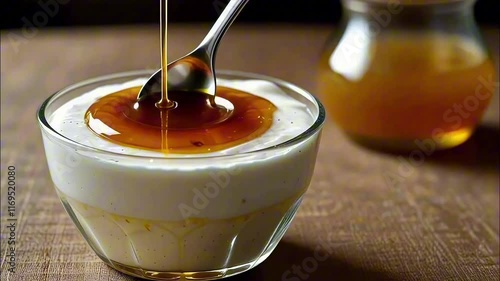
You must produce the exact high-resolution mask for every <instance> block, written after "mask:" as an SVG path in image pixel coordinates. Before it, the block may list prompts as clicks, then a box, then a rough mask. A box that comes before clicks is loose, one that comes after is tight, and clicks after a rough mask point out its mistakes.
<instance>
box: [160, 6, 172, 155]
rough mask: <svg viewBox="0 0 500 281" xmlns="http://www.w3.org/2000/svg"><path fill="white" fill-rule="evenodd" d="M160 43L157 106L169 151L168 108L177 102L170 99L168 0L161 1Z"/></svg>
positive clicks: (166, 147) (164, 143)
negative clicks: (160, 70) (159, 81)
mask: <svg viewBox="0 0 500 281" xmlns="http://www.w3.org/2000/svg"><path fill="white" fill-rule="evenodd" d="M160 2H161V3H160V30H161V35H160V45H161V69H162V72H161V78H162V79H161V99H160V101H159V102H158V103H156V107H157V108H158V109H160V110H161V112H160V117H161V127H162V132H161V138H162V140H161V144H162V151H164V152H167V153H168V130H167V127H168V112H167V111H168V110H169V109H171V108H173V107H175V103H174V102H173V101H170V100H169V99H168V71H167V64H168V53H167V49H168V34H167V33H168V0H163V1H160Z"/></svg>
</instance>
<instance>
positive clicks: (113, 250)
mask: <svg viewBox="0 0 500 281" xmlns="http://www.w3.org/2000/svg"><path fill="white" fill-rule="evenodd" d="M152 73H153V72H152V71H136V72H128V73H119V74H113V75H109V76H103V77H98V78H95V79H91V80H87V81H84V82H81V83H78V84H75V85H72V86H70V87H68V88H65V89H63V90H61V91H59V92H57V93H56V94H54V95H53V96H51V97H50V98H48V99H47V100H46V101H45V102H44V103H43V105H42V106H41V107H40V109H39V112H38V121H39V124H40V128H41V131H42V138H43V143H44V147H45V152H46V157H47V162H48V166H49V170H50V174H51V177H52V180H53V182H54V185H55V189H56V191H57V194H58V196H59V198H60V199H61V201H62V204H63V205H64V208H65V209H66V211H67V212H68V214H69V216H70V217H71V219H72V220H73V222H74V223H75V225H76V227H77V228H78V230H79V231H80V233H81V234H82V236H83V237H84V238H85V240H86V241H87V242H88V244H89V246H90V247H91V248H92V249H93V250H94V251H95V253H96V254H97V256H99V258H101V259H102V260H103V261H104V262H105V263H107V264H108V265H109V266H111V267H112V268H114V269H116V270H118V271H121V272H124V273H126V274H129V275H132V276H137V277H141V278H146V279H151V280H178V279H180V278H186V279H190V280H214V279H219V278H224V277H228V276H231V275H234V274H238V273H241V272H243V271H246V270H249V269H251V268H253V267H255V266H257V265H258V264H260V263H261V262H263V261H264V260H265V259H266V258H267V257H268V256H269V255H270V254H271V252H272V251H273V250H274V248H275V247H276V245H277V244H278V242H279V241H280V239H281V238H282V237H283V235H284V233H285V231H286V230H287V228H288V227H289V225H290V222H291V221H292V219H293V217H294V215H295V213H296V212H297V209H298V207H299V205H300V202H301V199H302V196H303V194H304V192H305V191H306V189H307V188H308V186H309V184H310V181H311V177H312V175H313V170H314V166H315V162H316V155H317V151H318V145H319V140H320V132H321V128H322V125H323V123H324V121H325V111H324V109H323V106H322V105H321V103H320V102H319V101H318V100H317V99H316V98H315V97H314V96H312V95H311V94H309V93H308V92H306V91H304V90H302V89H300V88H298V87H296V86H294V85H291V84H290V83H287V82H284V81H281V80H278V79H274V78H271V77H266V76H262V75H257V74H249V73H241V72H234V71H221V72H219V75H218V77H219V78H223V79H228V80H235V79H236V80H248V79H259V80H265V81H269V82H271V83H273V84H274V85H276V86H277V87H279V88H280V89H281V90H283V91H285V92H286V93H287V94H288V95H291V96H293V97H294V98H295V99H297V100H299V101H301V102H302V103H303V104H304V105H305V106H307V108H308V109H309V111H310V112H311V113H312V114H313V116H314V117H315V122H314V124H313V125H312V126H311V127H310V128H308V129H307V130H306V131H305V132H303V133H301V134H300V135H298V136H296V137H294V138H293V139H290V140H288V141H286V142H283V143H280V144H278V145H276V146H273V147H268V148H265V149H260V150H256V151H251V152H245V153H240V154H233V155H222V156H204V155H201V154H200V156H199V157H198V156H196V157H189V158H179V157H169V156H167V155H165V156H164V157H144V156H136V155H124V154H120V153H114V152H109V151H105V150H101V149H99V148H95V147H92V146H89V145H84V144H81V143H78V142H75V141H73V140H71V139H69V138H67V137H65V136H64V135H62V134H60V133H59V132H57V131H56V130H55V129H54V128H53V127H52V126H51V124H50V123H51V122H50V120H51V119H50V118H51V116H52V114H54V111H55V110H57V109H58V108H59V107H60V106H62V105H63V104H65V103H66V102H67V101H69V100H71V99H73V98H75V97H77V96H80V95H82V94H84V93H87V92H89V91H91V90H93V89H95V88H97V87H101V86H104V85H109V84H117V83H124V82H126V81H130V80H134V79H137V78H148V77H149V76H150V75H151V74H152Z"/></svg>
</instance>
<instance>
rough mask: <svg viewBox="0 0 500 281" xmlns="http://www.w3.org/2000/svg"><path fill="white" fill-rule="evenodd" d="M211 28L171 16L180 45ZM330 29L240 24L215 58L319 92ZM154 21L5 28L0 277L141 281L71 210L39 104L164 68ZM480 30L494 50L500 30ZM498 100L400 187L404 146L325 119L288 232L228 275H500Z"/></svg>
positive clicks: (335, 279)
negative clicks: (28, 31) (352, 135)
mask: <svg viewBox="0 0 500 281" xmlns="http://www.w3.org/2000/svg"><path fill="white" fill-rule="evenodd" d="M207 29H208V26H201V27H200V26H180V25H178V26H173V27H171V37H170V44H171V47H170V49H169V51H170V52H171V57H178V56H180V55H182V54H184V53H185V52H186V51H188V50H191V49H192V48H194V47H195V46H196V43H197V42H198V41H199V40H200V39H201V38H202V37H203V34H204V32H206V31H207ZM331 29H332V28H331V27H328V26H284V25H279V26H235V27H234V28H232V29H231V30H230V32H229V34H228V35H227V37H226V39H225V40H224V42H223V44H222V46H221V49H220V54H219V56H218V63H217V66H218V67H219V68H225V69H237V70H244V71H250V72H258V73H263V74H268V75H272V76H276V77H279V78H282V79H285V80H288V81H291V82H293V83H295V84H297V85H300V86H302V87H304V88H306V89H308V90H311V91H312V92H313V93H314V92H315V82H314V81H315V79H314V77H315V63H316V61H317V58H318V55H319V53H320V50H321V47H322V45H323V43H324V41H325V39H326V38H327V36H328V35H329V33H330V32H331ZM156 32H157V31H156V27H151V26H144V27H134V28H130V27H128V28H123V27H122V28H94V29H74V30H69V29H68V30H50V31H48V30H43V31H42V30H40V31H39V32H38V34H36V36H34V37H33V38H31V39H21V37H20V36H21V35H22V32H21V31H20V30H15V31H10V32H3V33H2V37H1V39H2V43H1V50H2V64H1V66H2V70H1V75H2V76H1V78H2V81H1V82H2V84H1V94H2V95H1V102H2V123H1V124H2V143H1V145H2V156H1V161H2V162H1V163H2V166H1V167H2V170H1V174H2V185H1V187H2V190H1V195H2V203H3V204H2V228H1V233H2V238H3V239H2V244H1V245H2V267H1V268H2V275H1V277H2V280H28V281H38V280H61V281H74V280H88V281H100V280H134V279H133V278H131V277H128V276H125V275H123V274H120V273H118V272H116V271H114V270H112V269H110V268H108V267H107V266H106V265H105V264H104V263H102V262H101V261H100V260H99V259H98V258H97V256H95V255H94V253H93V252H92V251H91V250H90V249H89V248H88V247H87V245H86V243H85V242H84V240H83V239H82V238H81V237H80V235H79V233H78V232H77V229H76V228H75V227H74V226H73V224H72V222H71V221H70V218H69V217H68V215H67V214H66V213H65V212H64V210H63V208H62V206H61V204H60V202H59V200H58V198H57V196H56V194H55V192H54V189H53V187H52V183H51V181H50V179H49V174H48V170H47V165H46V161H45V157H44V151H43V148H42V143H41V137H40V133H39V129H38V127H37V123H36V119H35V111H36V109H37V107H38V106H39V105H40V104H41V102H42V100H44V99H45V98H47V97H48V96H49V95H50V94H51V93H53V92H54V91H56V90H58V89H60V88H61V87H63V86H66V85H68V84H71V83H74V82H77V81H81V80H83V79H86V78H89V77H93V76H98V75H102V74H108V73H113V72H120V71H127V70H133V69H145V68H148V69H151V68H156V67H158V66H159V55H158V52H157V46H158V39H157V33H156ZM485 34H486V38H487V42H488V44H489V46H490V48H491V50H498V39H499V38H498V30H497V29H485ZM16 35H17V37H16ZM13 40H14V41H13ZM495 56H496V61H497V62H498V53H496V54H495ZM496 79H497V81H498V78H496ZM498 103H499V102H498V94H497V95H496V97H495V99H494V102H493V104H492V105H491V107H490V108H489V111H488V112H487V114H486V117H485V119H484V122H483V124H482V125H481V127H480V128H479V130H478V131H477V133H476V135H475V136H474V137H473V138H472V139H471V140H470V141H469V142H468V143H466V144H465V145H463V146H461V147H459V148H457V149H454V150H451V151H448V152H444V153H436V154H433V155H431V156H430V157H428V158H426V161H425V162H424V164H423V165H422V166H420V167H418V168H415V169H414V171H413V173H412V174H411V175H410V176H409V177H407V178H405V181H404V182H403V183H402V184H401V185H400V186H398V187H397V188H395V187H394V186H392V185H390V184H387V183H386V181H385V179H384V175H386V174H387V173H391V172H392V173H397V171H398V168H399V167H400V166H399V165H400V162H399V160H398V158H397V155H388V154H383V153H378V152H374V151H370V150H367V149H364V148H361V147H359V146H357V145H354V144H353V143H351V142H349V141H348V140H346V139H345V137H344V136H343V135H342V134H341V133H340V131H339V130H338V129H337V128H336V127H335V126H334V125H333V124H332V123H331V122H329V123H328V124H327V125H326V127H325V129H324V135H323V141H322V145H321V151H320V153H319V159H318V162H317V168H316V171H315V176H314V180H313V182H312V184H311V187H310V189H309V191H308V192H307V196H306V198H305V200H304V203H303V205H302V207H301V209H300V211H299V212H298V214H297V217H296V219H295V221H294V223H293V224H292V226H291V228H290V230H289V231H288V232H287V234H286V236H285V238H284V240H283V241H282V242H281V243H280V245H279V246H278V248H277V249H276V251H275V252H274V253H273V255H272V256H271V257H270V258H269V259H268V260H267V261H266V262H264V263H263V264H262V265H261V266H259V267H258V268H256V269H254V270H252V271H250V272H248V273H245V274H243V275H240V276H238V277H234V278H231V279H229V280H235V281H236V280H264V281H267V280H269V281H276V280H283V281H287V280H292V281H298V280H311V281H341V280H405V281H406V280H418V281H421V280H438V281H444V280H476V281H486V280H498V278H499V236H498V235H499V221H498V220H499V217H498V216H499V161H498V153H499V147H498V140H499V115H498V114H499V109H498V106H499V104H498ZM402 156H403V157H407V155H406V156H405V155H402ZM9 165H13V166H15V167H16V172H17V175H16V184H17V197H16V216H17V220H18V221H17V229H16V239H17V246H18V247H17V249H16V259H17V264H16V273H15V274H9V273H8V271H7V269H8V267H9V266H8V264H7V263H6V261H5V254H6V253H7V252H6V247H7V246H8V245H7V243H8V240H7V238H8V235H9V230H8V229H7V221H6V219H7V217H8V213H7V205H6V197H7V196H6V195H7V172H8V166H9ZM317 248H321V249H322V250H323V251H327V252H330V255H329V256H328V259H327V260H326V261H322V262H318V264H319V265H318V268H317V269H315V270H310V272H306V271H304V270H302V271H303V273H302V274H300V275H294V274H291V275H290V276H296V277H297V278H298V279H291V278H289V279H286V278H283V274H284V273H285V272H287V271H288V270H293V268H294V265H296V266H300V267H301V268H302V269H303V268H304V267H303V266H304V263H308V262H309V263H310V262H311V261H310V260H311V257H314V251H315V250H316V249H317ZM312 264H314V263H312Z"/></svg>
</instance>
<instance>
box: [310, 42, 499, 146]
mask: <svg viewBox="0 0 500 281" xmlns="http://www.w3.org/2000/svg"><path fill="white" fill-rule="evenodd" d="M340 51H341V50H340ZM337 52H339V51H337ZM361 53H363V54H362V55H363V57H355V58H354V59H352V60H351V59H345V58H344V59H338V60H335V59H334V58H333V57H334V56H337V57H338V56H342V55H343V54H341V53H337V54H335V52H333V54H332V52H327V53H325V56H324V57H322V60H321V62H320V74H319V90H320V94H321V98H322V100H323V102H324V104H325V106H326V108H327V110H328V113H329V116H331V117H332V118H333V120H334V122H335V123H336V124H337V125H338V126H339V127H340V128H341V129H343V130H344V131H345V132H346V133H347V134H348V135H349V136H350V137H351V138H353V139H355V140H356V141H359V142H362V143H364V144H368V145H374V146H379V147H380V146H382V147H384V148H389V149H392V148H394V149H408V148H413V147H414V144H415V141H416V140H423V139H431V140H433V141H434V142H435V144H436V147H437V148H447V147H453V146H456V145H458V144H460V143H462V142H464V141H466V140H467V139H468V138H469V137H470V135H471V134H472V132H473V130H474V128H475V127H476V125H477V123H478V122H479V121H480V119H481V116H482V115H483V113H484V111H485V109H486V108H487V106H488V104H489V102H490V99H491V97H492V95H493V91H491V87H490V88H489V89H488V86H485V85H483V84H484V81H491V78H492V76H493V77H494V72H495V69H494V65H493V63H492V61H491V60H490V59H489V57H488V55H487V54H485V52H484V51H483V49H482V48H481V46H479V45H477V44H476V43H474V42H472V41H468V40H465V39H463V38H460V37H458V36H443V35H439V34H436V35H425V36H424V35H422V36H417V35H414V36H408V35H401V36H386V37H382V38H377V40H374V41H373V42H371V44H369V46H367V49H366V50H354V51H353V52H351V53H350V55H354V56H356V54H361ZM345 62H350V63H351V65H348V66H346V65H341V64H342V63H345Z"/></svg>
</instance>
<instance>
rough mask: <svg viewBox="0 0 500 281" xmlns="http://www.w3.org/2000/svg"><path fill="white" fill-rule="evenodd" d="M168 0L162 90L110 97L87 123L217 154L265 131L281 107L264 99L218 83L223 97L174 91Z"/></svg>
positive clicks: (108, 133)
mask: <svg viewBox="0 0 500 281" xmlns="http://www.w3.org/2000/svg"><path fill="white" fill-rule="evenodd" d="M167 2H168V1H167V0H163V1H162V5H161V21H160V22H161V40H160V41H161V64H162V69H163V71H162V72H161V73H162V74H161V91H160V92H158V93H155V94H154V95H149V96H146V97H144V98H143V99H140V100H138V99H137V96H138V94H139V92H140V90H141V88H140V87H134V88H129V89H125V90H122V91H119V92H116V93H112V94H110V95H107V96H104V97H102V98H100V99H99V100H98V101H97V102H95V103H94V104H92V105H91V106H90V108H89V109H88V111H87V112H86V115H85V121H86V123H87V126H88V127H89V128H90V129H91V130H92V131H93V132H94V133H96V134H97V135H99V136H100V137H102V138H105V139H107V140H109V141H112V142H115V143H117V144H121V145H125V146H129V147H136V148H141V149H146V150H153V151H161V152H163V153H167V154H169V153H179V154H190V153H194V154H196V153H207V152H214V151H218V150H222V149H227V148H230V147H234V146H236V145H239V144H242V143H245V142H248V141H250V140H252V139H255V138H257V137H259V136H260V135H262V134H263V133H265V132H266V131H267V130H268V129H269V128H270V127H271V125H272V122H273V113H274V111H275V110H276V107H275V106H274V105H273V104H272V103H271V102H269V101H268V100H266V99H264V98H261V97H258V96H255V95H252V94H250V93H246V92H243V91H238V90H235V89H231V88H225V87H217V90H216V93H217V96H212V95H208V94H205V93H203V92H201V91H200V92H198V91H189V92H188V91H168V83H167V81H168V71H166V70H167V45H168V44H167V42H168V41H167V36H168V35H167V14H168V13H167ZM192 63H193V69H194V68H196V67H198V65H196V61H193V62H192Z"/></svg>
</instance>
